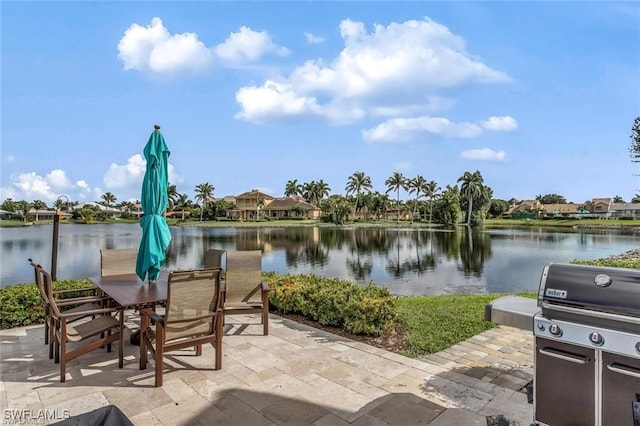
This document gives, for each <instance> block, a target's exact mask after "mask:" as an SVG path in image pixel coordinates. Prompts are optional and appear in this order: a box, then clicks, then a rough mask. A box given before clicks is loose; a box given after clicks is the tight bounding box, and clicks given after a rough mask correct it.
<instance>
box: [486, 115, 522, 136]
mask: <svg viewBox="0 0 640 426" xmlns="http://www.w3.org/2000/svg"><path fill="white" fill-rule="evenodd" d="M482 127H484V128H485V129H486V130H491V131H494V132H512V131H514V130H516V129H517V128H518V122H517V121H516V120H514V119H513V117H511V116H510V115H505V116H502V117H489V118H487V119H486V120H485V121H484V122H483V123H482Z"/></svg>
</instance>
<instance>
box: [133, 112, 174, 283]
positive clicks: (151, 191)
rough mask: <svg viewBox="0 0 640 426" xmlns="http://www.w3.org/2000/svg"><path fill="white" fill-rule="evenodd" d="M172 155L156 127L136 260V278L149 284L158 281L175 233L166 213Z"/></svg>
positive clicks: (146, 152)
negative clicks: (170, 157)
mask: <svg viewBox="0 0 640 426" xmlns="http://www.w3.org/2000/svg"><path fill="white" fill-rule="evenodd" d="M169 155H170V152H169V148H167V144H166V143H165V141H164V137H163V136H162V133H160V126H157V125H156V126H155V130H154V132H153V133H152V134H151V136H150V137H149V141H148V142H147V145H146V146H145V147H144V158H145V159H146V160H147V169H146V171H145V174H144V179H143V180H142V196H141V198H140V202H141V204H142V210H143V211H144V216H143V217H142V220H141V221H140V226H141V227H142V239H141V240H140V247H139V248H138V257H137V259H136V274H137V275H138V277H140V279H141V280H142V281H144V279H145V276H146V277H147V279H148V280H149V282H153V281H155V280H156V279H157V278H158V274H159V273H160V270H161V269H162V265H163V263H164V260H165V257H166V256H165V254H166V250H167V247H168V246H169V242H171V231H169V226H168V225H167V221H166V220H165V218H164V212H165V210H166V209H167V204H168V203H169V196H168V194H167V189H168V186H169V177H168V170H167V169H168V161H169Z"/></svg>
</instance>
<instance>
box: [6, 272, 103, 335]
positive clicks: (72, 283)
mask: <svg viewBox="0 0 640 426" xmlns="http://www.w3.org/2000/svg"><path fill="white" fill-rule="evenodd" d="M90 287H94V286H93V284H92V283H91V282H90V281H88V280H58V281H55V282H54V283H53V289H54V290H70V289H76V288H78V289H80V288H90ZM85 295H87V294H86V292H69V293H67V294H65V297H80V296H85ZM41 323H44V307H43V306H42V299H41V298H40V292H39V291H38V287H36V284H35V283H25V284H15V285H10V286H7V287H2V288H0V328H2V329H5V328H11V327H20V326H24V325H31V324H41Z"/></svg>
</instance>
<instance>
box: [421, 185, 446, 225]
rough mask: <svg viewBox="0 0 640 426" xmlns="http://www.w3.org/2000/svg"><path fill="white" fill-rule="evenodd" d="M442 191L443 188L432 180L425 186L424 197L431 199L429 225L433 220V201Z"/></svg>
mask: <svg viewBox="0 0 640 426" xmlns="http://www.w3.org/2000/svg"><path fill="white" fill-rule="evenodd" d="M440 189H442V188H440V187H439V186H438V184H437V183H436V182H435V181H433V180H430V181H429V182H427V183H426V185H425V186H424V195H425V196H426V197H428V198H429V223H431V219H432V218H433V199H434V197H435V196H436V195H437V194H438V191H440Z"/></svg>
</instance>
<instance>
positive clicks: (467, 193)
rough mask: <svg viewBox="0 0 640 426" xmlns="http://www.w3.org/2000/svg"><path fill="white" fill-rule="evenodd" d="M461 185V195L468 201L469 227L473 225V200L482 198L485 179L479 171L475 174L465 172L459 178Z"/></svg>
mask: <svg viewBox="0 0 640 426" xmlns="http://www.w3.org/2000/svg"><path fill="white" fill-rule="evenodd" d="M458 182H459V183H460V182H462V184H461V185H460V195H462V196H463V197H465V198H466V199H467V204H468V205H467V226H470V225H471V212H472V210H473V199H474V198H479V197H480V196H482V192H483V190H484V179H483V178H482V175H481V174H480V171H479V170H476V171H475V172H474V173H471V172H464V174H463V175H462V176H460V177H459V178H458Z"/></svg>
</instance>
